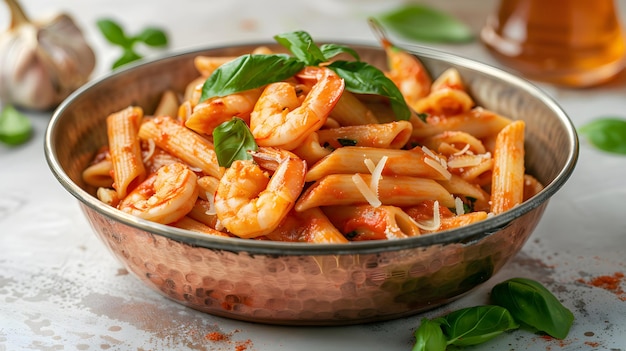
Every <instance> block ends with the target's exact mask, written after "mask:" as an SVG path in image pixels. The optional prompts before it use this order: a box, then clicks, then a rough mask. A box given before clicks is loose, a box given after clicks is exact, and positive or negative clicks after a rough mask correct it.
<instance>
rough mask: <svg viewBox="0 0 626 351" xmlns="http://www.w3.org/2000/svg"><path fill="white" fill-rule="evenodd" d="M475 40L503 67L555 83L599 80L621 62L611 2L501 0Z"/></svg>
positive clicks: (620, 41)
mask: <svg viewBox="0 0 626 351" xmlns="http://www.w3.org/2000/svg"><path fill="white" fill-rule="evenodd" d="M481 40H482V41H483V43H484V44H485V45H486V47H487V48H488V49H489V51H490V52H491V53H492V54H493V55H494V56H495V57H496V58H497V59H498V60H499V61H501V62H502V63H503V64H505V65H506V66H508V67H510V68H513V69H515V70H517V71H519V72H520V73H522V74H523V75H524V76H525V77H527V78H530V79H535V80H540V81H546V82H550V83H555V84H558V85H565V86H573V87H585V86H592V85H596V84H600V83H603V82H606V81H607V80H609V79H611V78H613V77H614V76H615V75H616V74H617V73H619V72H620V71H621V70H622V69H623V67H624V63H625V56H624V55H625V51H626V45H625V41H624V34H623V31H622V28H621V25H620V20H619V17H618V14H617V12H616V6H615V3H614V1H613V0H501V1H500V4H499V7H498V8H497V9H496V11H495V12H494V13H493V14H491V15H490V16H489V17H488V18H487V23H486V25H485V27H484V28H483V30H482V31H481Z"/></svg>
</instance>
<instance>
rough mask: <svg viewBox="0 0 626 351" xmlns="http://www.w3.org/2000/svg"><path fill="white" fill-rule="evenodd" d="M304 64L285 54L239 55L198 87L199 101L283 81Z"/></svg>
mask: <svg viewBox="0 0 626 351" xmlns="http://www.w3.org/2000/svg"><path fill="white" fill-rule="evenodd" d="M302 68H304V63H302V62H301V61H299V60H297V59H296V58H293V57H290V56H289V55H285V54H272V55H250V54H249V55H243V56H239V57H238V58H236V59H234V60H232V61H230V62H227V63H225V64H223V65H221V66H220V67H218V68H217V69H216V70H215V71H214V72H213V74H211V75H210V76H209V78H207V80H206V81H205V82H204V84H203V85H202V94H201V95H200V101H204V100H206V99H209V98H212V97H215V96H226V95H230V94H234V93H239V92H242V91H246V90H250V89H254V88H259V87H262V86H264V85H266V84H270V83H274V82H279V81H281V80H284V79H287V78H289V77H291V76H293V75H294V74H296V73H297V72H298V71H300V70H301V69H302Z"/></svg>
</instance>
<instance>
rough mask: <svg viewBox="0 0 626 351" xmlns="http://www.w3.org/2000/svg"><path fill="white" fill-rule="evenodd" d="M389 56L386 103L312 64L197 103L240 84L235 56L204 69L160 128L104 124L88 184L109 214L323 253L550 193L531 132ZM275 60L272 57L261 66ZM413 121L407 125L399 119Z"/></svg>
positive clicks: (133, 113)
mask: <svg viewBox="0 0 626 351" xmlns="http://www.w3.org/2000/svg"><path fill="white" fill-rule="evenodd" d="M385 45H386V44H385ZM385 49H386V52H387V55H388V60H389V68H388V70H387V71H383V72H378V73H382V75H380V76H379V78H382V80H381V81H376V82H375V83H376V84H378V83H380V84H381V87H382V88H384V89H385V90H387V92H392V93H393V94H391V95H386V93H382V94H378V93H355V92H354V91H360V89H356V90H354V89H352V88H354V87H355V85H357V86H358V85H359V83H358V82H356V81H351V80H350V79H351V78H349V77H350V76H346V75H342V74H340V72H343V73H344V74H345V73H346V72H347V71H342V70H343V68H339V69H338V70H337V68H338V67H342V66H341V65H342V64H341V62H338V63H339V64H338V65H336V63H337V61H341V59H339V58H337V57H333V61H334V62H332V63H329V62H323V63H320V64H312V65H308V64H306V65H302V63H303V62H298V61H299V60H300V59H299V58H297V57H295V59H296V60H294V61H290V63H289V65H292V64H293V66H291V67H287V66H285V67H283V68H285V72H288V71H289V72H290V73H288V74H287V75H285V76H282V77H281V78H272V77H273V76H274V74H273V73H274V72H269V73H270V77H268V76H267V75H266V74H265V73H267V72H263V74H261V73H259V72H258V70H256V71H254V69H255V67H245V69H244V70H243V73H246V74H257V73H258V76H255V78H254V79H252V81H254V84H252V83H250V82H244V84H240V83H241V82H235V83H236V84H232V85H229V86H228V91H229V92H233V93H226V91H223V93H224V95H223V96H218V97H213V98H209V99H207V100H205V101H200V98H201V95H202V92H203V88H204V84H205V82H206V81H207V78H208V77H209V76H211V75H212V74H214V73H215V72H216V71H217V72H220V73H219V74H225V75H226V76H228V75H229V74H231V73H233V72H230V73H228V72H226V71H228V70H231V69H232V70H234V71H237V72H236V73H237V74H236V75H234V76H233V77H231V78H229V79H233V80H237V79H240V77H244V76H246V74H243V73H242V71H239V70H238V69H237V68H236V67H232V66H233V65H228V67H229V68H228V70H220V67H222V66H223V65H224V64H227V63H229V62H232V61H233V60H235V59H237V57H234V56H225V57H208V56H198V57H196V58H195V60H194V62H193V64H194V66H195V68H196V70H197V74H198V77H197V78H195V79H191V80H190V81H189V82H188V83H187V85H186V86H184V87H182V88H181V90H182V91H173V90H166V91H164V92H163V94H162V96H161V99H160V101H159V103H158V105H157V107H156V109H155V110H154V112H153V113H152V114H146V115H147V117H144V111H143V110H142V109H141V108H140V107H134V106H130V107H128V108H126V109H124V110H121V111H118V112H115V113H112V114H111V115H109V116H108V117H107V137H108V142H107V144H106V145H102V147H101V149H100V150H98V151H97V152H96V154H95V156H94V158H93V160H92V162H91V164H89V166H88V167H86V168H85V169H84V170H83V173H82V177H83V181H84V182H85V183H86V184H88V185H89V186H90V187H91V188H92V190H94V191H95V195H96V196H97V198H98V199H99V200H100V201H102V202H104V203H106V204H108V205H110V206H114V207H116V208H117V209H119V210H121V211H123V212H126V213H128V214H131V215H134V216H136V217H139V218H142V219H144V220H150V221H153V222H157V223H161V224H164V225H170V226H173V227H177V228H180V229H184V230H188V231H193V232H197V233H204V234H207V235H214V236H220V237H236V238H240V239H241V240H273V241H284V242H291V243H317V244H324V243H327V244H337V243H349V242H352V241H363V240H396V239H403V238H409V237H413V236H418V235H427V234H431V233H437V232H441V231H444V230H449V229H454V228H459V227H462V226H467V225H470V224H472V223H476V222H479V221H482V220H485V219H487V218H488V217H490V216H491V215H494V214H498V213H501V212H504V211H507V210H509V209H511V208H513V207H514V206H516V205H518V204H520V203H521V202H522V201H525V200H527V199H529V198H531V197H532V196H534V195H536V194H537V193H539V192H540V191H541V190H542V189H543V186H542V184H541V183H540V182H539V181H538V180H537V179H535V178H534V177H532V176H530V175H528V174H525V171H526V170H525V168H524V122H522V121H513V120H511V119H509V118H507V117H505V116H501V115H499V114H498V113H496V112H494V111H489V110H486V109H484V108H481V107H476V106H475V102H474V100H473V99H472V96H471V95H470V94H469V92H468V91H466V90H465V86H464V82H463V80H462V77H461V75H460V74H459V71H458V70H456V69H454V68H451V69H448V70H446V71H444V72H443V73H442V74H440V75H439V76H438V77H432V78H431V76H430V75H429V73H428V72H427V71H426V70H425V69H424V66H422V64H421V62H420V61H419V60H418V59H417V57H416V56H414V55H410V54H407V53H406V52H403V51H402V50H400V49H398V48H393V47H391V46H385ZM266 54H272V51H271V50H269V49H268V48H267V47H258V48H257V49H255V50H254V52H253V53H252V55H266ZM344 56H345V57H349V56H350V55H345V54H342V56H341V57H344ZM283 58H286V57H282V55H275V56H272V57H268V58H267V59H268V60H267V64H268V65H269V64H275V62H280V61H281V60H282V59H283ZM264 59H266V58H262V57H256V56H255V57H253V58H252V59H251V60H250V63H252V64H253V65H257V64H266V62H265V61H264ZM287 59H288V60H291V58H287ZM257 60H258V61H257ZM268 67H269V66H268ZM344 67H345V68H349V69H351V68H350V66H344ZM354 67H356V68H358V67H362V66H360V65H357V66H354ZM247 69H251V70H252V71H250V72H247V71H246V70H247ZM349 69H348V71H349ZM368 69H375V68H374V67H368ZM281 70H282V68H281ZM251 72H256V73H251ZM368 72H369V73H375V72H374V71H368ZM283 73H284V72H283ZM376 74H377V73H376ZM376 74H374V75H373V77H374V76H375V75H376ZM385 76H386V77H387V78H389V79H388V80H387V79H386V78H385ZM248 78H249V77H248ZM353 78H358V77H356V76H355V77H353ZM433 78H435V79H434V81H433ZM274 79H276V80H274ZM257 80H258V82H257ZM259 82H260V83H259ZM248 83H250V85H248ZM363 83H364V84H365V85H367V84H369V83H370V82H363ZM391 84H395V85H396V87H393V86H390V85H391ZM215 88H217V89H219V87H215ZM357 88H358V87H357ZM393 88H398V89H397V91H393V90H394V89H393ZM212 89H213V87H212ZM238 89H244V90H238ZM245 89H247V90H245ZM348 89H349V90H348ZM365 90H367V89H365ZM217 95H220V94H219V93H218V94H217ZM396 97H399V98H402V97H403V98H404V101H406V102H407V105H408V106H399V105H398V104H399V103H400V104H402V103H403V101H402V99H397V98H396ZM398 100H400V101H398ZM403 107H407V108H408V110H409V112H410V114H406V113H402V116H401V118H398V116H397V115H396V113H398V112H399V111H402V108H403ZM411 107H412V108H411ZM405 112H406V110H405ZM407 115H408V116H409V119H408V120H404V119H405V118H406V116H407ZM235 117H236V118H237V119H236V120H235V121H236V122H237V123H234V124H233V123H230V124H228V125H224V123H228V122H231V121H233V118H235ZM220 126H222V127H224V128H218V129H217V130H216V128H217V127H220ZM214 131H215V138H214V136H213V134H214ZM213 142H215V143H218V144H216V145H214V144H213ZM215 146H217V147H215ZM216 149H217V151H216ZM216 152H220V155H219V156H220V162H222V166H220V164H219V163H218V159H217V156H218V155H217V154H216ZM222 152H223V153H222ZM224 165H225V166H224Z"/></svg>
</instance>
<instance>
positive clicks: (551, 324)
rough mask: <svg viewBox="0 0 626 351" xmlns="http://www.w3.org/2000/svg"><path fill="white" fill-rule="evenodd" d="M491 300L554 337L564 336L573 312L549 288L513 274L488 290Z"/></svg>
mask: <svg viewBox="0 0 626 351" xmlns="http://www.w3.org/2000/svg"><path fill="white" fill-rule="evenodd" d="M491 299H492V301H493V302H494V303H495V304H497V305H499V306H502V307H504V308H506V309H508V310H509V311H510V312H511V314H512V315H513V317H514V318H515V319H516V320H518V321H520V322H522V323H525V324H527V325H529V326H531V327H534V328H536V329H537V330H539V331H542V332H545V333H546V334H548V335H550V336H553V337H555V338H557V339H565V337H566V336H567V334H568V333H569V330H570V327H571V326H572V323H573V322H574V315H573V314H572V312H571V311H570V310H568V309H567V308H566V307H565V306H563V304H561V302H560V301H559V300H558V299H557V298H556V297H555V296H554V295H552V293H550V291H549V290H548V289H546V288H545V287H544V286H543V285H541V284H539V283H538V282H536V281H534V280H531V279H526V278H513V279H509V280H507V281H505V282H502V283H500V284H497V285H496V286H494V287H493V289H492V290H491Z"/></svg>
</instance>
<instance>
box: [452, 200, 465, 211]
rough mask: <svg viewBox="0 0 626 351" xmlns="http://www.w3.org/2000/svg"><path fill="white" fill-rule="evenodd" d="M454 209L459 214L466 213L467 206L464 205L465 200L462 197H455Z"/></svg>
mask: <svg viewBox="0 0 626 351" xmlns="http://www.w3.org/2000/svg"><path fill="white" fill-rule="evenodd" d="M454 209H455V211H456V215H457V216H460V215H464V214H465V208H464V207H463V200H461V198H460V197H455V198H454Z"/></svg>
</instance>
